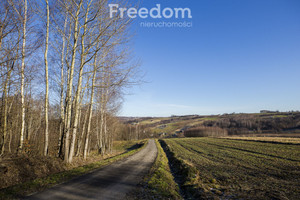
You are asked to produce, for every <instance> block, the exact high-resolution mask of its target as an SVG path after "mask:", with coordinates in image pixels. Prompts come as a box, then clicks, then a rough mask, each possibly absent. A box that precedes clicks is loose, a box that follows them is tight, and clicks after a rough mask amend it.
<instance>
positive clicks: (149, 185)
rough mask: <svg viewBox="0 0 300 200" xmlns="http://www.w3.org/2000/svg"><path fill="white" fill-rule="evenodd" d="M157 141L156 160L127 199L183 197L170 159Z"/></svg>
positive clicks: (176, 199)
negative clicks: (172, 170)
mask: <svg viewBox="0 0 300 200" xmlns="http://www.w3.org/2000/svg"><path fill="white" fill-rule="evenodd" d="M155 143H156V147H157V157H156V160H155V162H154V163H153V165H152V167H151V169H150V170H149V173H148V174H147V175H146V176H145V177H144V179H143V181H142V182H141V183H140V184H139V185H138V186H137V188H136V189H135V190H133V191H131V192H130V193H128V194H127V195H126V197H125V199H126V200H140V199H145V200H150V199H151V200H158V199H172V200H173V199H174V200H179V199H183V198H182V197H181V195H180V191H179V187H178V185H177V183H176V182H175V180H174V177H173V175H172V173H171V170H170V167H169V160H168V158H167V156H166V154H165V152H164V150H163V149H162V147H161V146H160V144H159V142H158V141H157V140H155Z"/></svg>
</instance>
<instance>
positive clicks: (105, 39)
mask: <svg viewBox="0 0 300 200" xmlns="http://www.w3.org/2000/svg"><path fill="white" fill-rule="evenodd" d="M118 3H119V4H122V5H125V2H122V1H119V2H118ZM131 22H132V21H131V19H130V18H126V17H122V18H121V17H119V16H118V15H114V16H110V14H109V7H108V1H107V0H2V1H1V2H0V112H1V113H0V155H1V156H5V155H12V154H24V153H27V154H40V155H44V156H48V155H51V156H58V157H60V158H62V159H64V160H65V162H67V163H71V162H72V160H73V158H74V156H82V157H84V158H86V157H87V156H88V154H89V152H90V151H91V150H97V152H98V153H99V154H106V153H109V152H111V151H112V144H113V140H114V138H122V139H127V138H126V137H125V136H120V134H122V130H121V129H122V126H118V120H117V119H116V117H115V115H116V113H117V112H118V110H119V109H120V105H121V102H122V95H123V91H124V88H126V87H128V86H130V85H132V84H136V83H137V82H138V78H137V77H138V76H137V68H138V62H135V61H134V60H133V59H132V55H131V49H130V48H129V47H130V45H129V42H130V38H131V37H130V36H131V35H132V34H131V33H130V30H129V27H130V24H131ZM118 134H119V135H118Z"/></svg>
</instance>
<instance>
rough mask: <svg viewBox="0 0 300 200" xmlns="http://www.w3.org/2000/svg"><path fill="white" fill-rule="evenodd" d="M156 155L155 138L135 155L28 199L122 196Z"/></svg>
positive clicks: (141, 175) (132, 186) (116, 197)
mask: <svg viewBox="0 0 300 200" xmlns="http://www.w3.org/2000/svg"><path fill="white" fill-rule="evenodd" d="M156 155H157V148H156V145H155V142H154V140H149V142H148V145H147V146H146V147H145V148H144V149H142V150H141V151H139V152H138V153H136V154H134V155H133V156H130V157H128V158H126V159H124V160H121V161H118V162H116V163H113V164H111V165H109V166H106V167H104V168H102V169H99V170H96V171H94V172H92V173H90V174H86V175H84V176H80V177H78V178H75V179H73V180H71V181H69V182H66V183H64V184H60V185H57V186H55V187H53V188H51V189H48V190H45V191H43V192H41V193H37V194H34V195H32V196H29V197H27V198H26V199H33V200H42V199H51V200H60V199H72V200H76V199H78V200H79V199H80V200H87V199H89V200H92V199H103V200H104V199H109V200H114V199H123V198H124V196H125V195H126V193H128V192H129V191H130V190H132V189H134V188H135V187H136V185H137V184H138V183H139V182H140V181H141V179H142V177H143V175H145V174H146V173H147V172H148V170H149V169H150V167H151V165H152V164H153V162H154V160H155V158H156Z"/></svg>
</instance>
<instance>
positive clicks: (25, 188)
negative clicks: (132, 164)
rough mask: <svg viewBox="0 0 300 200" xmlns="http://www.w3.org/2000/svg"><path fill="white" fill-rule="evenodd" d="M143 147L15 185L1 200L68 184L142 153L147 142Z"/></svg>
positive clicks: (0, 192)
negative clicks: (71, 180)
mask: <svg viewBox="0 0 300 200" xmlns="http://www.w3.org/2000/svg"><path fill="white" fill-rule="evenodd" d="M141 143H142V145H140V146H139V148H135V149H131V150H129V151H127V152H125V153H122V154H119V155H116V156H113V157H110V158H107V159H104V160H101V161H98V162H94V163H91V164H88V165H84V166H81V167H77V168H74V169H71V170H67V171H63V172H60V173H56V174H52V175H49V176H47V177H43V178H37V179H35V180H32V181H28V182H25V183H22V184H18V185H14V186H11V187H8V188H4V189H1V190H0V199H1V200H2V199H3V200H4V199H19V198H22V197H24V196H26V195H29V194H31V193H34V192H38V191H41V190H44V189H47V188H50V187H53V186H54V185H57V184H60V183H63V182H66V181H68V180H70V179H72V178H74V177H77V176H81V175H83V174H86V173H89V172H92V171H93V170H96V169H98V168H101V167H104V166H107V165H109V164H111V163H113V162H116V161H119V160H121V159H124V158H126V157H129V156H131V155H133V154H134V153H136V152H138V151H140V150H141V149H142V148H144V147H145V146H146V144H147V141H142V142H141Z"/></svg>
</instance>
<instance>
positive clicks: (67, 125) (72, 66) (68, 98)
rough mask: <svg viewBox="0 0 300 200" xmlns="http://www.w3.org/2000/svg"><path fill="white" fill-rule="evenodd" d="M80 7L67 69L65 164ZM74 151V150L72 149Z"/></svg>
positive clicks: (68, 143)
mask: <svg viewBox="0 0 300 200" xmlns="http://www.w3.org/2000/svg"><path fill="white" fill-rule="evenodd" d="M81 5H82V0H81V1H80V3H79V5H78V7H77V11H76V15H75V19H74V23H75V24H74V43H73V48H72V60H71V66H70V69H69V74H68V78H69V80H68V88H67V96H66V100H67V113H66V118H65V119H66V120H67V121H66V127H65V157H64V160H65V161H66V162H67V163H70V162H72V158H71V159H70V158H69V156H70V155H73V154H72V153H70V141H69V140H70V130H71V117H72V116H71V115H72V91H73V78H74V68H75V61H76V52H77V43H78V37H79V32H80V30H78V25H79V13H80V9H81ZM73 151H74V149H73Z"/></svg>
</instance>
